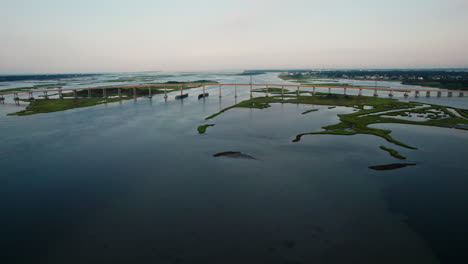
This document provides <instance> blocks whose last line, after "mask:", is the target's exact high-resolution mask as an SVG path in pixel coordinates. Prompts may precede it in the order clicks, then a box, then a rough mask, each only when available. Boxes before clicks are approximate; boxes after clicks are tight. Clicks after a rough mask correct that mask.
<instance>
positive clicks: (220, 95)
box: [219, 85, 223, 98]
mask: <svg viewBox="0 0 468 264" xmlns="http://www.w3.org/2000/svg"><path fill="white" fill-rule="evenodd" d="M222 96H223V95H222V94H221V85H220V86H219V98H221V97H222Z"/></svg>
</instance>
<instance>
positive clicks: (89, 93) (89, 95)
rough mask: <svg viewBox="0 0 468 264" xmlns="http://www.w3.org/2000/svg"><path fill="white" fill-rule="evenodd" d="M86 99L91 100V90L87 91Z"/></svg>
mask: <svg viewBox="0 0 468 264" xmlns="http://www.w3.org/2000/svg"><path fill="white" fill-rule="evenodd" d="M88 98H91V89H88Z"/></svg>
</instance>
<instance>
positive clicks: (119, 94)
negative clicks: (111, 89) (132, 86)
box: [117, 88, 122, 98]
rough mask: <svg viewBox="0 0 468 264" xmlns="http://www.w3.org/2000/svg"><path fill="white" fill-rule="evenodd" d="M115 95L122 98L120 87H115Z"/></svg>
mask: <svg viewBox="0 0 468 264" xmlns="http://www.w3.org/2000/svg"><path fill="white" fill-rule="evenodd" d="M117 95H118V96H119V98H122V88H117Z"/></svg>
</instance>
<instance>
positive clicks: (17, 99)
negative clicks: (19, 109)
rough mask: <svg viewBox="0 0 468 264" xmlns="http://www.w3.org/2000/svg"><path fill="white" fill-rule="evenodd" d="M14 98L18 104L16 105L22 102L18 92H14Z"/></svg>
mask: <svg viewBox="0 0 468 264" xmlns="http://www.w3.org/2000/svg"><path fill="white" fill-rule="evenodd" d="M13 100H15V104H16V105H19V104H20V103H19V101H20V98H19V95H18V93H14V94H13Z"/></svg>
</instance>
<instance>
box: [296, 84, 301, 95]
mask: <svg viewBox="0 0 468 264" xmlns="http://www.w3.org/2000/svg"><path fill="white" fill-rule="evenodd" d="M300 94H301V93H300V92H299V86H298V87H297V91H296V95H297V96H298V97H299V95H300Z"/></svg>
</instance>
